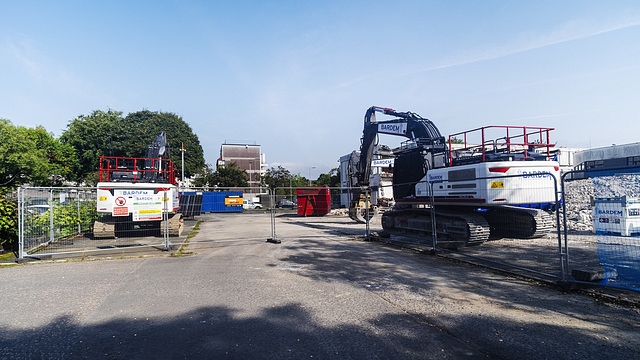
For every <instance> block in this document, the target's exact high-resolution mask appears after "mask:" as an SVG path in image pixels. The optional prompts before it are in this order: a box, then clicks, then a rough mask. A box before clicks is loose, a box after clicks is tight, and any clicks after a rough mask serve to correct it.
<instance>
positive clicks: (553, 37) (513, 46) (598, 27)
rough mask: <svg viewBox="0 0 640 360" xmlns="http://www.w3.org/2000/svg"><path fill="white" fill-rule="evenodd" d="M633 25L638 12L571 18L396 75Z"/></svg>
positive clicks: (360, 79)
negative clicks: (614, 16)
mask: <svg viewBox="0 0 640 360" xmlns="http://www.w3.org/2000/svg"><path fill="white" fill-rule="evenodd" d="M635 26H640V14H633V15H631V14H630V15H627V16H626V17H625V18H622V19H616V20H611V21H608V22H607V21H602V20H601V19H597V20H573V21H570V22H567V23H565V24H564V25H562V26H561V27H559V28H557V29H556V30H553V31H551V32H548V33H542V34H532V33H523V34H521V35H520V37H519V38H518V39H516V40H515V41H513V42H511V43H508V44H506V45H504V46H499V47H491V48H484V49H470V50H469V51H467V52H465V53H462V54H458V55H456V56H455V57H451V58H449V59H446V60H444V61H443V62H442V63H440V64H435V65H431V66H427V67H424V66H419V65H417V66H414V67H413V68H408V69H407V68H404V69H403V71H401V72H397V73H396V74H395V76H396V77H403V76H411V75H415V74H419V73H424V72H429V71H435V70H442V69H447V68H452V67H456V66H464V65H469V64H473V63H477V62H481V61H488V60H495V59H499V58H503V57H507V56H511V55H515V54H518V53H523V52H526V51H531V50H535V49H540V48H544V47H548V46H553V45H558V44H562V43H566V42H571V41H577V40H581V39H586V38H590V37H594V36H598V35H602V34H606V33H610V32H614V31H618V30H623V29H627V28H631V27H635ZM381 73H384V74H385V75H386V76H388V75H389V71H388V69H385V70H384V71H383V72H381ZM380 76H381V74H370V75H368V76H361V77H358V78H354V79H352V80H349V81H345V82H343V83H341V84H339V85H338V87H339V88H343V87H348V86H351V85H354V84H357V83H361V82H363V81H368V80H370V79H372V78H378V77H380Z"/></svg>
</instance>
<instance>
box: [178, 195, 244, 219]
mask: <svg viewBox="0 0 640 360" xmlns="http://www.w3.org/2000/svg"><path fill="white" fill-rule="evenodd" d="M181 194H185V195H187V196H193V195H200V196H201V197H202V200H201V204H200V212H199V213H197V214H196V213H195V211H194V215H200V214H201V213H208V212H242V191H197V192H194V191H185V192H181Z"/></svg>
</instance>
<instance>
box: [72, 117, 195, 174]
mask: <svg viewBox="0 0 640 360" xmlns="http://www.w3.org/2000/svg"><path fill="white" fill-rule="evenodd" d="M163 131H164V132H165V133H166V134H167V139H168V141H169V148H170V151H169V152H170V158H171V160H172V162H173V164H174V168H175V169H176V170H178V171H180V170H181V169H182V154H181V153H180V149H181V148H182V144H183V143H184V148H185V154H184V160H185V161H184V162H185V164H184V170H185V174H184V175H185V177H190V176H192V175H194V174H195V173H197V172H199V171H200V170H201V169H202V168H203V167H204V166H205V161H204V152H203V150H202V146H201V145H200V140H199V139H198V137H197V136H196V135H195V134H194V133H193V131H192V130H191V127H190V126H189V125H188V124H187V123H186V122H184V120H183V119H182V118H181V117H180V116H178V115H176V114H172V113H164V112H152V111H149V110H142V111H138V112H135V113H131V114H129V115H127V116H126V117H124V118H123V117H122V112H121V111H114V110H111V109H109V110H108V111H106V112H105V111H100V110H96V111H94V112H93V113H91V115H87V116H85V115H80V116H78V117H77V118H76V119H74V120H72V121H71V122H70V123H69V124H68V126H67V129H66V130H65V132H64V133H63V134H62V136H61V140H62V141H63V142H64V143H67V144H69V145H71V146H72V147H73V148H75V149H76V153H77V154H78V161H79V164H78V166H77V169H76V173H77V174H78V180H79V181H87V182H89V183H92V182H94V181H95V180H94V181H91V180H92V179H95V174H96V173H97V171H98V165H99V159H100V156H124V157H145V156H146V152H147V146H149V144H151V143H152V142H153V141H154V140H155V139H156V137H157V136H158V134H160V133H161V132H163Z"/></svg>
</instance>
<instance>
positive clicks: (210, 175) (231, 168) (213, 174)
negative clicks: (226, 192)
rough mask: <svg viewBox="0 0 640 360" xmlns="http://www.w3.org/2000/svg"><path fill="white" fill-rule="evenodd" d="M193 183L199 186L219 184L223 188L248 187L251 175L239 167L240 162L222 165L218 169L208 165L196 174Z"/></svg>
mask: <svg viewBox="0 0 640 360" xmlns="http://www.w3.org/2000/svg"><path fill="white" fill-rule="evenodd" d="M193 185H194V186H197V187H204V186H218V187H223V188H227V187H248V186H249V175H248V174H247V172H246V171H244V170H242V169H239V168H238V164H236V163H234V162H231V163H227V164H226V165H225V166H220V167H218V169H217V170H216V171H212V169H211V165H207V166H205V167H204V168H203V170H202V172H201V173H200V174H198V175H196V178H195V179H194V181H193Z"/></svg>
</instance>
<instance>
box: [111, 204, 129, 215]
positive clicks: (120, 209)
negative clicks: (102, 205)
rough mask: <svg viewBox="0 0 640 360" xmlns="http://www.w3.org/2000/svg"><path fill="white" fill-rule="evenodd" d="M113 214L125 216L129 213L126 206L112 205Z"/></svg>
mask: <svg viewBox="0 0 640 360" xmlns="http://www.w3.org/2000/svg"><path fill="white" fill-rule="evenodd" d="M112 214H113V216H127V215H129V208H128V207H126V206H119V207H116V206H114V207H113V211H112Z"/></svg>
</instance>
